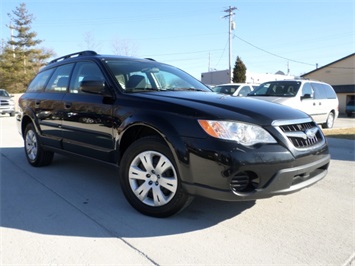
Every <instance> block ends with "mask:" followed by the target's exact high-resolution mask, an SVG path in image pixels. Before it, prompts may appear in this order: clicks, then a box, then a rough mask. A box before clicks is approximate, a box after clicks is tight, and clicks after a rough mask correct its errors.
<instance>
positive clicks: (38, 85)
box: [26, 69, 53, 92]
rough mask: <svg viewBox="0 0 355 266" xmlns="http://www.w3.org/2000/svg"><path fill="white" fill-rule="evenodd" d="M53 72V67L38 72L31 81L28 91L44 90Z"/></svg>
mask: <svg viewBox="0 0 355 266" xmlns="http://www.w3.org/2000/svg"><path fill="white" fill-rule="evenodd" d="M52 73H53V69H48V70H45V71H43V72H40V73H38V74H37V76H36V77H35V78H34V79H33V80H32V81H31V83H30V85H29V86H28V88H27V91H26V92H40V91H43V90H44V87H45V85H46V84H47V82H48V79H49V78H50V76H51V75H52Z"/></svg>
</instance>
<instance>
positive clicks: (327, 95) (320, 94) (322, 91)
mask: <svg viewBox="0 0 355 266" xmlns="http://www.w3.org/2000/svg"><path fill="white" fill-rule="evenodd" d="M312 87H313V89H314V98H315V99H336V98H337V96H336V93H335V91H334V90H333V88H332V87H331V86H330V85H328V84H324V83H312Z"/></svg>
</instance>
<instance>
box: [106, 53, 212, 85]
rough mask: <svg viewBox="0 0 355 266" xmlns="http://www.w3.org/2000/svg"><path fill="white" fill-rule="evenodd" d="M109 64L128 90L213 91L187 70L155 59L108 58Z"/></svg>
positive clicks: (119, 81) (120, 82)
mask: <svg viewBox="0 0 355 266" xmlns="http://www.w3.org/2000/svg"><path fill="white" fill-rule="evenodd" d="M106 64H107V66H108V67H109V69H110V70H111V73H112V74H113V75H114V77H115V78H116V80H117V82H118V84H119V85H120V87H121V88H122V90H124V91H126V92H142V91H152V90H154V91H156V90H159V91H167V90H199V91H211V90H210V89H209V88H208V87H206V86H205V85H204V84H202V83H201V82H199V81H198V80H197V79H195V78H193V77H192V76H190V75H189V74H187V73H186V72H184V71H182V70H180V69H178V68H175V67H172V66H169V65H165V64H161V63H158V62H155V61H143V60H123V59H120V60H108V61H107V62H106Z"/></svg>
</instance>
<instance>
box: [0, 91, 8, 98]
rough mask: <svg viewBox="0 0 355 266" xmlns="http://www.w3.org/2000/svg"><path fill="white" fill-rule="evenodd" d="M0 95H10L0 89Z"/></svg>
mask: <svg viewBox="0 0 355 266" xmlns="http://www.w3.org/2000/svg"><path fill="white" fill-rule="evenodd" d="M0 96H2V97H10V95H9V94H8V93H7V91H6V90H0Z"/></svg>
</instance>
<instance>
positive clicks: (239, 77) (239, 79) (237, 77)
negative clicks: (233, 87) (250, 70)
mask: <svg viewBox="0 0 355 266" xmlns="http://www.w3.org/2000/svg"><path fill="white" fill-rule="evenodd" d="M246 72H247V68H246V66H245V65H244V63H243V61H242V59H240V57H239V56H237V60H236V61H235V65H234V68H233V82H234V83H244V82H245V81H246V79H247V78H246Z"/></svg>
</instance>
